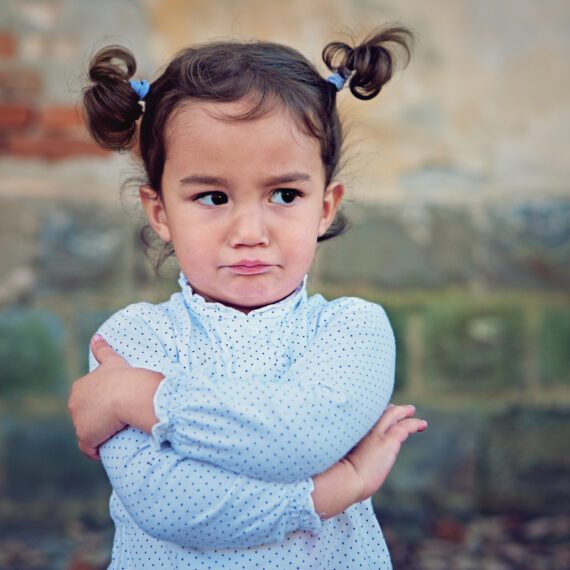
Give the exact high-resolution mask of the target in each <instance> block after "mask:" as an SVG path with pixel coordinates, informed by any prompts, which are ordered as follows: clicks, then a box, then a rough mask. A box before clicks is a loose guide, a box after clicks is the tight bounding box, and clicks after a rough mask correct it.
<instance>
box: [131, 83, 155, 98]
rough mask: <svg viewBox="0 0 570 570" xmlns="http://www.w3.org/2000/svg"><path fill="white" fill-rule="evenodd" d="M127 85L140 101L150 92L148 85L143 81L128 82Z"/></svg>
mask: <svg viewBox="0 0 570 570" xmlns="http://www.w3.org/2000/svg"><path fill="white" fill-rule="evenodd" d="M129 83H130V84H131V87H132V88H133V91H134V92H135V93H136V94H137V95H138V96H139V99H140V100H141V101H142V100H143V99H144V98H145V97H146V96H147V94H148V92H149V91H150V85H149V84H148V81H146V80H145V79H143V80H142V81H129Z"/></svg>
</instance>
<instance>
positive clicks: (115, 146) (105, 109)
mask: <svg viewBox="0 0 570 570" xmlns="http://www.w3.org/2000/svg"><path fill="white" fill-rule="evenodd" d="M412 44H413V35H412V34H411V32H410V31H409V30H407V29H406V28H404V27H401V26H391V27H385V28H380V29H378V30H375V31H374V32H373V33H371V34H370V35H369V36H368V37H367V38H366V39H365V40H364V41H363V42H361V43H359V44H358V45H356V46H354V47H352V46H350V45H348V44H347V43H343V42H331V43H329V44H327V45H326V46H325V48H324V50H323V53H322V58H323V61H324V62H325V64H326V65H327V67H328V68H329V69H330V70H331V71H334V72H337V73H338V74H340V75H341V76H342V77H343V78H345V79H346V81H347V85H348V88H349V89H350V92H351V93H352V94H353V95H354V96H355V97H357V98H358V99H363V100H367V99H371V98H373V97H375V96H376V95H378V93H380V91H381V89H382V87H383V86H384V85H385V84H386V83H387V82H388V81H389V80H390V79H391V77H392V73H393V70H394V64H395V50H394V48H401V49H402V51H403V52H404V54H405V64H407V63H408V61H409V59H410V55H411V46H412ZM135 71H136V62H135V58H134V56H133V54H132V53H131V52H130V51H129V50H127V49H125V48H123V47H121V46H115V45H112V46H108V47H105V48H103V49H101V50H100V51H99V52H97V53H96V54H95V56H94V57H93V59H92V60H91V62H90V65H89V79H90V81H91V84H90V85H89V86H88V87H86V89H85V91H84V109H85V117H86V122H87V125H88V128H89V132H90V133H91V136H92V137H93V138H94V139H95V141H97V143H99V144H100V145H101V146H102V147H104V148H107V149H111V150H115V151H123V150H127V149H131V148H133V147H134V146H136V145H138V150H139V153H140V157H141V159H142V163H143V166H144V170H145V174H146V178H147V180H146V184H148V185H149V186H150V187H152V188H153V189H154V190H155V192H156V193H157V195H158V196H161V195H162V175H163V171H164V163H165V160H166V150H167V148H166V142H167V138H166V135H167V133H166V126H167V123H168V120H169V118H170V117H171V116H172V114H173V112H174V111H176V110H177V109H178V108H179V107H180V105H182V104H184V103H186V102H187V101H188V100H192V99H198V100H208V101H220V102H231V101H238V100H241V99H243V98H246V97H247V99H248V100H249V101H251V106H249V108H248V109H247V111H246V112H245V113H243V114H241V115H239V116H234V117H231V118H232V119H235V120H247V119H253V118H255V117H259V116H261V115H263V114H264V113H267V112H268V111H270V110H271V109H272V108H274V107H275V106H276V105H283V106H284V107H285V108H287V109H288V110H289V111H290V112H291V116H292V117H293V118H294V120H295V121H296V122H297V125H298V127H299V128H300V129H301V130H302V131H303V132H304V133H306V134H307V135H309V136H312V137H315V138H316V139H317V140H318V141H319V143H320V148H321V158H322V161H323V165H324V169H325V182H326V184H328V183H329V182H330V181H331V180H332V179H333V178H334V176H335V175H336V174H337V170H338V166H339V160H340V154H341V148H342V142H343V133H342V126H341V123H340V120H339V117H338V113H337V109H336V97H337V88H336V87H335V85H334V84H333V83H331V82H329V81H327V79H325V78H323V77H322V76H321V75H320V73H319V72H318V71H317V69H316V68H315V67H314V66H313V65H312V64H311V63H310V62H309V61H308V60H307V59H306V58H305V57H304V56H303V55H301V54H300V53H299V52H298V51H296V50H294V49H292V48H290V47H287V46H284V45H280V44H276V43H270V42H233V41H229V42H216V43H209V44H204V45H199V46H194V47H188V48H186V49H183V50H181V51H180V52H178V54H176V56H175V57H174V58H173V59H172V61H171V62H170V63H169V64H168V66H167V67H166V69H165V70H164V71H163V72H162V74H161V75H160V76H159V77H158V78H157V79H156V80H155V81H153V82H152V83H151V85H150V91H149V93H148V95H147V96H146V97H145V99H144V112H143V107H142V105H141V103H140V102H139V96H138V95H137V94H136V93H135V92H134V90H133V89H132V87H131V85H130V83H129V80H130V79H131V78H132V77H133V76H134V74H135ZM141 115H142V120H141V121H140V123H139V122H138V119H139V118H140V117H141ZM345 227H346V218H345V217H344V215H343V214H342V213H341V212H339V213H338V214H337V217H336V219H335V220H334V222H333V224H332V225H331V227H330V228H329V230H328V231H327V232H326V233H325V234H324V235H323V236H321V237H320V238H319V241H324V240H327V239H330V238H332V237H335V236H337V235H339V234H341V233H342V232H343V231H344V230H345ZM149 232H150V233H149ZM151 234H152V230H151V229H150V227H149V226H146V227H145V228H143V231H142V232H141V237H142V238H143V242H144V243H145V246H147V247H148V246H149V245H150V244H151V241H152V240H151V239H149V238H151V237H152V236H151ZM172 253H173V250H172V246H171V245H170V244H165V248H164V249H163V251H162V253H161V255H160V256H159V259H158V261H157V266H158V265H160V263H161V262H162V261H163V260H164V259H165V258H166V257H168V256H169V255H171V254H172Z"/></svg>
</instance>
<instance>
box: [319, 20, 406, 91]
mask: <svg viewBox="0 0 570 570" xmlns="http://www.w3.org/2000/svg"><path fill="white" fill-rule="evenodd" d="M413 43H414V36H413V34H412V32H410V31H409V30H408V29H407V28H404V27H401V26H396V27H388V28H381V29H378V30H375V31H373V32H372V33H371V34H370V35H369V36H368V37H367V38H366V39H365V40H364V41H363V42H361V43H360V44H358V45H357V46H355V47H351V46H350V45H348V44H346V43H343V42H330V43H328V44H327V45H326V46H325V48H324V49H323V54H322V57H323V61H324V62H325V64H326V65H327V67H328V68H329V69H330V70H331V71H335V72H337V73H338V74H339V75H341V76H342V77H343V78H344V79H345V80H347V81H348V86H349V89H350V91H351V93H352V94H353V95H354V96H355V97H357V98H358V99H364V100H367V99H372V98H373V97H376V95H378V93H380V91H381V90H382V87H383V86H384V85H385V84H386V83H388V81H390V79H391V78H392V74H393V72H394V67H395V63H396V49H397V48H400V49H401V50H402V51H403V52H404V54H405V56H406V59H405V63H404V67H405V66H406V65H407V64H408V63H409V61H410V58H411V54H412V47H413Z"/></svg>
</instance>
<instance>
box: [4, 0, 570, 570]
mask: <svg viewBox="0 0 570 570" xmlns="http://www.w3.org/2000/svg"><path fill="white" fill-rule="evenodd" d="M386 21H400V22H402V23H404V24H405V25H408V26H410V27H411V28H412V29H413V30H414V31H415V32H416V34H417V45H416V51H415V55H414V58H413V60H412V62H411V64H410V66H409V67H408V68H407V69H406V70H405V71H404V72H403V73H401V74H398V75H397V76H396V78H395V79H394V80H393V81H392V82H391V83H390V84H389V85H388V86H387V87H386V89H385V92H383V93H382V95H381V96H380V97H379V98H378V99H377V100H373V101H371V102H361V101H356V100H353V99H351V97H350V95H349V93H348V92H346V93H342V94H341V96H340V101H341V107H342V112H343V115H344V116H345V117H346V119H347V125H348V126H349V127H350V130H349V136H348V144H347V148H346V151H347V152H346V157H347V161H346V165H345V168H344V170H343V172H342V173H341V176H342V178H343V180H344V181H345V183H346V185H347V188H348V193H347V197H348V201H347V205H346V211H347V213H348V214H349V217H350V218H351V220H352V226H353V227H352V229H351V230H350V231H349V233H348V234H347V235H346V236H344V237H342V238H339V239H337V240H333V241H332V242H330V243H326V244H323V245H322V246H321V247H320V251H319V254H318V260H317V263H316V265H315V268H314V271H313V274H312V276H311V281H310V283H311V288H312V289H313V290H317V289H318V290H320V291H323V292H324V293H325V294H328V295H331V296H335V295H344V294H356V295H362V296H365V297H368V298H370V299H374V300H376V301H378V302H380V303H382V304H383V305H384V306H385V307H386V308H387V310H388V312H389V314H390V317H391V318H392V321H393V324H394V328H395V332H396V337H397V342H398V351H399V352H398V389H397V392H396V395H395V399H396V400H397V401H400V402H403V401H413V402H414V403H417V404H418V407H419V410H420V415H422V414H423V416H425V417H427V418H428V419H429V420H430V429H429V430H428V432H426V433H425V434H422V436H421V441H420V439H419V437H418V439H417V440H414V441H411V442H409V443H407V444H406V447H405V448H404V451H403V453H402V455H401V458H400V460H399V463H398V465H397V467H396V469H395V471H394V473H393V476H392V478H391V479H390V481H389V483H388V484H387V486H386V488H385V489H384V491H383V492H384V494H383V495H382V497H381V499H382V500H380V497H379V501H378V507H379V510H380V512H381V511H382V507H384V508H385V509H386V510H387V511H389V512H390V513H392V514H391V516H397V513H398V508H401V509H402V510H403V511H404V512H409V511H410V509H412V510H414V509H416V508H419V507H422V509H423V510H424V511H426V510H427V512H428V515H426V516H435V513H437V512H448V511H449V512H455V513H457V512H461V513H464V514H465V513H477V512H483V511H496V512H507V511H509V512H510V511H513V510H515V511H519V512H520V511H523V512H529V513H541V512H542V513H547V512H556V511H564V510H565V509H566V510H568V506H569V504H570V496H569V494H568V486H567V485H566V484H565V482H566V481H567V480H568V476H569V475H570V463H569V460H568V454H567V449H566V448H567V441H568V430H569V429H570V427H569V426H570V421H569V420H570V418H569V414H570V411H569V410H570V357H569V356H568V354H569V352H568V346H569V345H570V302H569V301H570V298H569V296H568V288H569V286H570V187H569V185H568V180H569V179H570V161H568V159H567V158H564V157H567V156H568V154H569V152H570V97H569V96H568V93H570V75H569V74H568V73H567V65H568V63H567V62H568V57H569V55H570V33H569V32H570V25H569V22H570V7H569V5H568V3H567V2H564V1H561V0H560V1H557V0H549V1H547V2H540V3H538V2H533V1H531V0H518V1H517V0H504V1H502V2H499V3H498V2H492V1H490V0H461V1H457V0H429V1H426V2H413V1H406V2H398V1H396V0H352V1H350V0H330V1H324V0H319V1H315V2H304V1H302V0H292V1H290V2H287V3H281V2H264V1H261V0H248V1H246V2H243V1H238V0H219V1H215V2H207V1H205V0H188V1H182V0H113V1H111V0H102V1H99V2H89V1H87V0H81V1H72V0H36V1H31V0H24V1H21V2H16V1H9V0H5V1H3V2H1V3H0V311H1V312H0V458H1V461H0V497H2V498H1V499H0V530H1V529H12V528H23V527H26V526H29V525H30V524H32V522H33V524H36V523H37V524H40V522H39V521H41V520H42V517H43V518H45V514H46V512H49V511H50V508H49V507H46V506H45V505H46V500H47V501H48V503H49V501H53V500H60V499H61V497H63V496H64V495H66V496H67V497H68V498H69V499H70V501H69V502H68V503H67V504H69V505H71V506H70V507H69V509H70V512H72V513H73V516H76V517H80V516H84V517H85V516H87V517H89V516H92V517H94V519H96V521H98V522H96V524H102V525H108V519H107V518H106V515H105V508H104V504H103V503H101V501H100V500H99V502H97V500H96V501H95V503H85V504H84V505H83V506H81V502H82V501H83V499H84V497H85V496H87V495H89V496H93V497H98V496H104V495H105V494H106V493H107V487H106V483H105V479H104V477H103V476H102V474H101V471H100V469H99V467H98V466H97V465H92V464H89V463H87V462H86V461H84V460H83V459H82V458H80V457H79V455H78V453H77V452H76V451H75V443H74V440H73V438H72V433H71V427H70V425H69V421H68V420H67V418H66V411H65V398H66V394H67V390H68V386H69V383H70V382H71V381H72V379H73V378H75V377H77V376H78V375H80V374H82V372H83V371H84V370H85V367H86V347H87V343H88V339H89V336H90V335H91V334H92V333H93V332H94V330H95V329H96V327H97V325H98V324H99V323H100V322H102V321H103V320H104V319H105V318H106V316H108V315H109V314H111V313H112V312H113V311H115V310H116V309H117V308H120V307H122V306H124V305H126V304H128V303H130V302H133V301H138V300H141V299H148V300H159V299H163V298H165V296H166V295H167V294H168V292H169V291H171V290H172V289H173V288H174V282H173V280H172V279H171V280H168V279H162V280H157V279H156V278H155V277H154V276H153V275H152V272H151V270H150V268H149V265H148V263H147V262H146V261H145V259H144V258H143V256H142V254H141V251H140V247H139V245H138V238H137V233H138V228H139V227H140V213H138V212H137V210H136V207H135V206H134V205H133V202H132V201H131V200H128V199H127V200H126V203H125V200H121V199H120V198H119V187H120V185H121V183H122V182H123V181H124V180H125V179H126V178H127V177H128V176H130V175H131V174H133V172H134V169H135V167H134V164H133V163H132V162H131V161H130V159H129V157H128V156H124V155H123V156H114V155H111V154H110V153H107V152H103V151H101V150H100V149H98V148H97V147H96V146H95V145H94V144H93V143H92V142H91V141H89V139H88V137H87V135H86V134H85V130H84V128H83V125H82V120H81V114H80V111H79V109H78V103H79V101H80V97H81V89H82V85H83V84H82V76H81V71H82V70H85V69H86V64H87V61H88V59H89V57H90V55H92V54H93V53H94V52H95V50H96V49H97V48H98V47H101V46H103V45H105V44H107V43H120V44H122V45H126V46H127V47H129V48H131V49H132V50H133V52H134V53H135V54H136V57H137V59H138V62H139V71H138V72H137V78H139V79H141V78H147V79H149V80H150V79H153V78H155V77H156V74H157V69H158V68H159V67H160V66H162V65H164V64H165V63H166V62H167V61H168V58H169V57H170V56H171V55H172V54H173V53H174V52H175V51H176V50H177V49H178V48H180V47H182V46H184V45H186V44H188V43H192V42H200V41H205V40H209V39H217V38H221V37H228V36H231V37H237V38H241V39H250V38H259V39H270V40H274V41H282V42H285V43H288V44H291V45H292V46H294V47H297V48H298V49H300V50H301V51H302V52H303V53H304V54H305V55H307V56H308V57H309V58H310V59H312V60H313V61H315V62H317V63H318V61H319V57H320V52H321V49H322V47H323V45H324V44H325V43H326V42H327V41H329V40H331V39H333V38H335V37H338V34H337V32H341V35H342V33H343V32H345V31H346V30H347V29H352V30H353V31H354V33H355V35H356V36H359V35H362V34H363V33H366V31H367V30H368V29H369V26H370V25H372V24H376V23H378V24H381V23H383V22H386ZM324 72H325V70H324V69H323V73H324ZM128 195H129V194H128V193H127V194H126V196H127V197H128ZM38 473H41V476H38ZM417 473H421V474H422V476H421V477H418V476H417ZM531 482H532V484H531ZM74 501H76V502H74ZM101 504H103V507H100V506H96V505H101ZM15 505H18V507H17V508H16V507H15ZM22 505H25V508H22ZM46 509H47V511H46ZM60 512H63V511H60ZM86 513H91V514H90V515H89V514H87V515H86ZM93 513H96V514H93ZM58 517H59V518H58ZM98 517H99V518H98ZM56 519H57V520H56ZM60 519H61V520H60ZM52 522H54V524H56V523H57V524H59V525H61V529H66V528H67V527H66V526H65V525H66V524H67V522H66V519H65V515H64V514H62V515H58V516H56V517H55V518H54V520H53V521H52ZM1 556H2V554H0V567H2V564H3V562H2V559H1ZM6 556H7V555H6ZM44 561H45V560H44ZM29 564H32V563H31V562H30V563H29ZM38 564H39V566H37V567H41V562H38ZM30 567H33V566H30ZM410 567H411V566H410Z"/></svg>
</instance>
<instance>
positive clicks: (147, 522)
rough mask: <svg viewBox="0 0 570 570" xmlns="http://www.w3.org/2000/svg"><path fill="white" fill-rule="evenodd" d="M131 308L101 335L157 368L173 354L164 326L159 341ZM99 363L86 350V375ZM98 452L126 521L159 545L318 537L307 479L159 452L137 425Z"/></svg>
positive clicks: (133, 359) (137, 361)
mask: <svg viewBox="0 0 570 570" xmlns="http://www.w3.org/2000/svg"><path fill="white" fill-rule="evenodd" d="M132 307H133V306H132ZM132 307H131V308H130V309H129V308H128V309H127V310H124V311H123V312H119V313H117V314H116V315H114V317H112V318H111V319H109V321H107V322H106V323H105V324H104V325H103V326H102V327H101V328H100V329H99V331H98V332H99V333H100V334H102V335H103V336H104V338H105V339H106V340H107V342H109V344H110V345H111V346H113V347H114V348H115V350H116V351H117V352H118V353H119V354H121V355H122V356H123V357H124V358H126V359H127V361H128V362H129V363H130V364H131V365H133V366H141V367H145V368H149V369H154V370H160V369H162V368H163V367H164V366H165V362H167V361H170V357H172V353H173V351H175V349H174V347H173V346H171V345H169V342H168V338H172V337H171V336H170V335H169V334H168V331H167V326H168V325H167V323H163V325H164V326H163V327H162V328H163V330H166V331H167V334H166V336H165V337H164V339H162V340H161V338H159V337H158V336H157V335H155V334H154V333H153V332H152V331H151V330H150V329H149V328H148V327H147V326H144V325H143V324H142V322H141V321H137V319H136V317H134V316H133V312H134V313H136V310H135V311H133V309H132ZM157 318H160V315H158V316H157ZM133 319H134V321H136V322H135V326H133ZM97 366H98V363H97V361H96V360H95V358H94V357H93V354H92V353H91V352H90V354H89V368H90V370H94V369H95V368H96V367H97ZM100 455H101V459H102V462H103V466H104V467H105V470H106V472H107V475H108V477H109V480H110V482H111V485H112V487H113V490H114V492H115V493H116V495H117V496H118V498H119V499H120V501H121V503H122V504H123V505H124V507H125V509H126V510H127V512H128V513H129V515H130V516H131V518H132V519H133V520H134V521H135V522H136V524H137V525H138V526H139V527H140V528H141V529H142V530H143V531H144V532H146V533H147V534H149V535H150V536H153V537H154V538H157V539H160V540H166V541H169V542H172V543H174V544H177V545H179V546H183V547H193V548H229V547H242V548H243V547H244V546H257V545H261V544H269V543H274V542H281V541H283V539H284V537H285V536H286V535H287V534H288V533H290V532H292V531H295V530H304V531H310V532H313V533H318V532H319V531H320V529H321V527H322V522H321V520H320V518H319V516H318V515H317V514H316V512H315V510H314V505H313V502H312V497H311V493H312V491H313V489H314V484H313V481H312V479H310V478H305V479H304V480H297V481H295V482H290V483H286V484H284V483H274V482H268V481H263V480H260V479H256V478H253V477H248V476H244V475H240V474H238V473H235V472H234V471H228V470H226V469H224V468H223V467H220V466H216V465H213V464H211V463H207V462H204V461H201V460H199V459H194V458H191V457H183V456H181V455H180V454H178V453H176V452H175V451H174V450H173V449H172V448H171V447H170V446H169V445H168V444H164V445H162V446H161V449H159V450H157V449H156V447H155V446H153V445H152V442H151V438H150V437H149V436H148V435H147V434H145V433H143V432H140V431H138V430H136V429H134V428H127V429H125V430H123V431H121V432H119V433H118V434H117V435H115V437H113V438H112V439H110V440H109V441H107V442H106V443H105V444H104V445H102V446H101V448H100Z"/></svg>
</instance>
